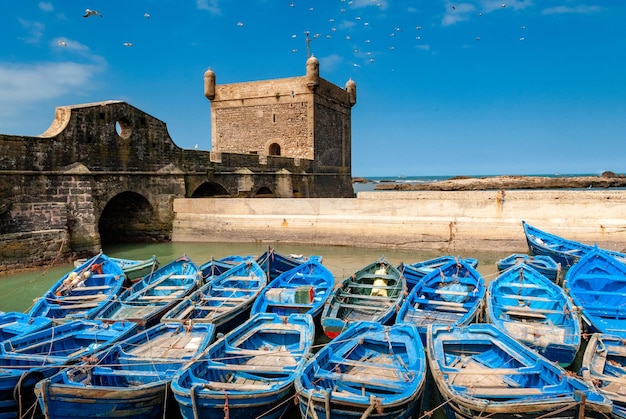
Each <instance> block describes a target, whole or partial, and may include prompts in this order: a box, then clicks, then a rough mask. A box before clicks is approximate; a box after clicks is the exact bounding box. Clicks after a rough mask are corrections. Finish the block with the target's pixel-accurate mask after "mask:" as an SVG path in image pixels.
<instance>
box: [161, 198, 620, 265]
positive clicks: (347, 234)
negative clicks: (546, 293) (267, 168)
mask: <svg viewBox="0 0 626 419" xmlns="http://www.w3.org/2000/svg"><path fill="white" fill-rule="evenodd" d="M174 212H175V216H174V225H173V234H172V240H173V241H178V242H184V241H206V242H252V243H303V244H304V243H306V244H328V245H338V246H361V247H376V248H379V247H380V248H407V249H428V250H436V251H441V252H449V253H456V252H471V251H476V250H484V251H491V250H497V251H510V252H527V251H528V247H527V245H526V242H525V238H524V232H523V229H522V224H521V221H522V220H526V221H527V222H528V223H530V224H532V225H534V226H536V227H538V228H540V229H542V230H546V231H548V232H551V233H554V234H557V235H560V236H562V237H566V238H568V239H573V240H578V241H581V242H585V243H597V244H598V245H599V246H601V247H606V248H610V249H614V250H619V251H626V191H624V190H567V191H563V190H553V191H552V190H551V191H545V190H542V191H535V190H533V191H522V190H515V191H458V192H457V191H455V192H440V191H419V192H417V191H416V192H395V191H394V192H378V191H374V192H361V193H359V194H358V196H357V198H355V199H352V198H350V199H348V198H336V199H335V198H331V199H325V198H319V199H318V198H314V199H308V198H285V199H264V198H241V199H239V198H235V199H220V198H196V199H176V200H175V201H174Z"/></svg>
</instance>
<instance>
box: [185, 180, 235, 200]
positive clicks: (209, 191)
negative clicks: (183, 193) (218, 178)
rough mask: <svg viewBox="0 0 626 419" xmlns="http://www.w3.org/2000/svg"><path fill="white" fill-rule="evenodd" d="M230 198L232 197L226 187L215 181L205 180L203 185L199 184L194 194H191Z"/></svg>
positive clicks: (195, 196)
mask: <svg viewBox="0 0 626 419" xmlns="http://www.w3.org/2000/svg"><path fill="white" fill-rule="evenodd" d="M203 197H204V198H206V197H212V198H228V197H230V195H229V193H228V191H227V190H226V188H224V187H223V186H222V185H220V184H219V183H215V182H204V183H203V184H202V185H200V186H198V187H197V188H196V190H195V191H193V194H191V198H203Z"/></svg>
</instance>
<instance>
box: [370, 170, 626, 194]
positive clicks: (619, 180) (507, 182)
mask: <svg viewBox="0 0 626 419" xmlns="http://www.w3.org/2000/svg"><path fill="white" fill-rule="evenodd" d="M624 187H626V175H623V174H615V173H613V172H604V173H602V175H600V176H554V177H552V176H508V175H507V176H485V177H469V176H456V177H453V178H450V179H447V180H442V181H437V182H426V183H392V182H381V183H380V184H378V185H376V187H375V190H377V191H487V190H501V189H509V190H510V189H532V190H536V189H588V188H624Z"/></svg>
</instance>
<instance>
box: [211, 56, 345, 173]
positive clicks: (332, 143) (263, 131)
mask: <svg viewBox="0 0 626 419" xmlns="http://www.w3.org/2000/svg"><path fill="white" fill-rule="evenodd" d="M319 67H320V65H319V61H318V60H317V58H316V57H315V56H313V55H311V56H310V57H309V58H308V59H307V61H306V74H305V75H304V76H300V77H291V78H283V79H273V80H264V81H252V82H243V83H234V84H224V85H218V84H217V83H216V75H215V73H214V72H213V71H212V70H211V69H209V70H207V71H206V72H205V74H204V94H205V96H206V97H207V99H209V100H210V101H211V129H212V154H219V153H247V154H258V155H259V157H260V158H261V159H263V157H264V156H282V157H289V158H294V159H309V160H313V161H315V165H316V168H317V170H318V171H321V172H324V171H325V169H326V170H329V171H330V170H332V171H333V172H335V173H336V172H337V170H338V169H339V172H341V173H346V174H348V175H350V174H351V173H352V167H351V165H352V162H351V141H352V140H351V108H352V106H354V104H355V103H356V83H355V82H354V81H353V80H352V79H350V80H349V81H348V82H347V83H346V86H345V89H342V88H340V87H338V86H336V85H334V84H332V83H330V82H328V81H326V80H324V79H323V78H321V77H320V75H319Z"/></svg>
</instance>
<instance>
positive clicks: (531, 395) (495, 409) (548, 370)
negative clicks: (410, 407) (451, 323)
mask: <svg viewBox="0 0 626 419" xmlns="http://www.w3.org/2000/svg"><path fill="white" fill-rule="evenodd" d="M426 357H427V359H428V365H429V368H430V372H431V373H432V377H433V381H434V383H435V385H436V387H437V389H438V390H439V394H440V396H441V402H442V405H443V408H444V411H445V412H446V415H447V417H449V418H457V419H461V418H486V417H488V418H499V419H504V418H512V417H514V418H521V419H525V418H538V417H542V418H551V417H558V418H576V417H585V418H606V417H607V416H608V415H609V414H610V412H611V401H610V400H609V399H608V398H606V397H605V396H603V395H602V394H601V393H599V392H598V391H596V390H595V389H594V388H593V387H592V386H589V385H588V384H586V383H585V382H584V381H582V380H580V379H578V378H576V377H573V376H572V375H571V374H567V373H566V371H565V370H564V369H563V368H561V367H559V366H558V365H556V364H554V363H553V362H551V361H549V360H548V359H546V358H544V357H543V356H541V355H539V354H538V353H537V352H536V351H534V350H533V349H531V348H529V347H527V346H525V345H523V344H522V343H520V342H519V341H517V340H516V339H514V338H512V337H510V336H509V335H507V334H506V333H504V332H502V331H501V330H499V329H498V328H496V327H495V326H494V325H492V324H471V325H468V326H464V327H459V328H449V327H447V326H431V327H430V328H429V330H428V338H427V347H426ZM581 409H583V411H582V412H579V410H581ZM579 413H580V416H579Z"/></svg>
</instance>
